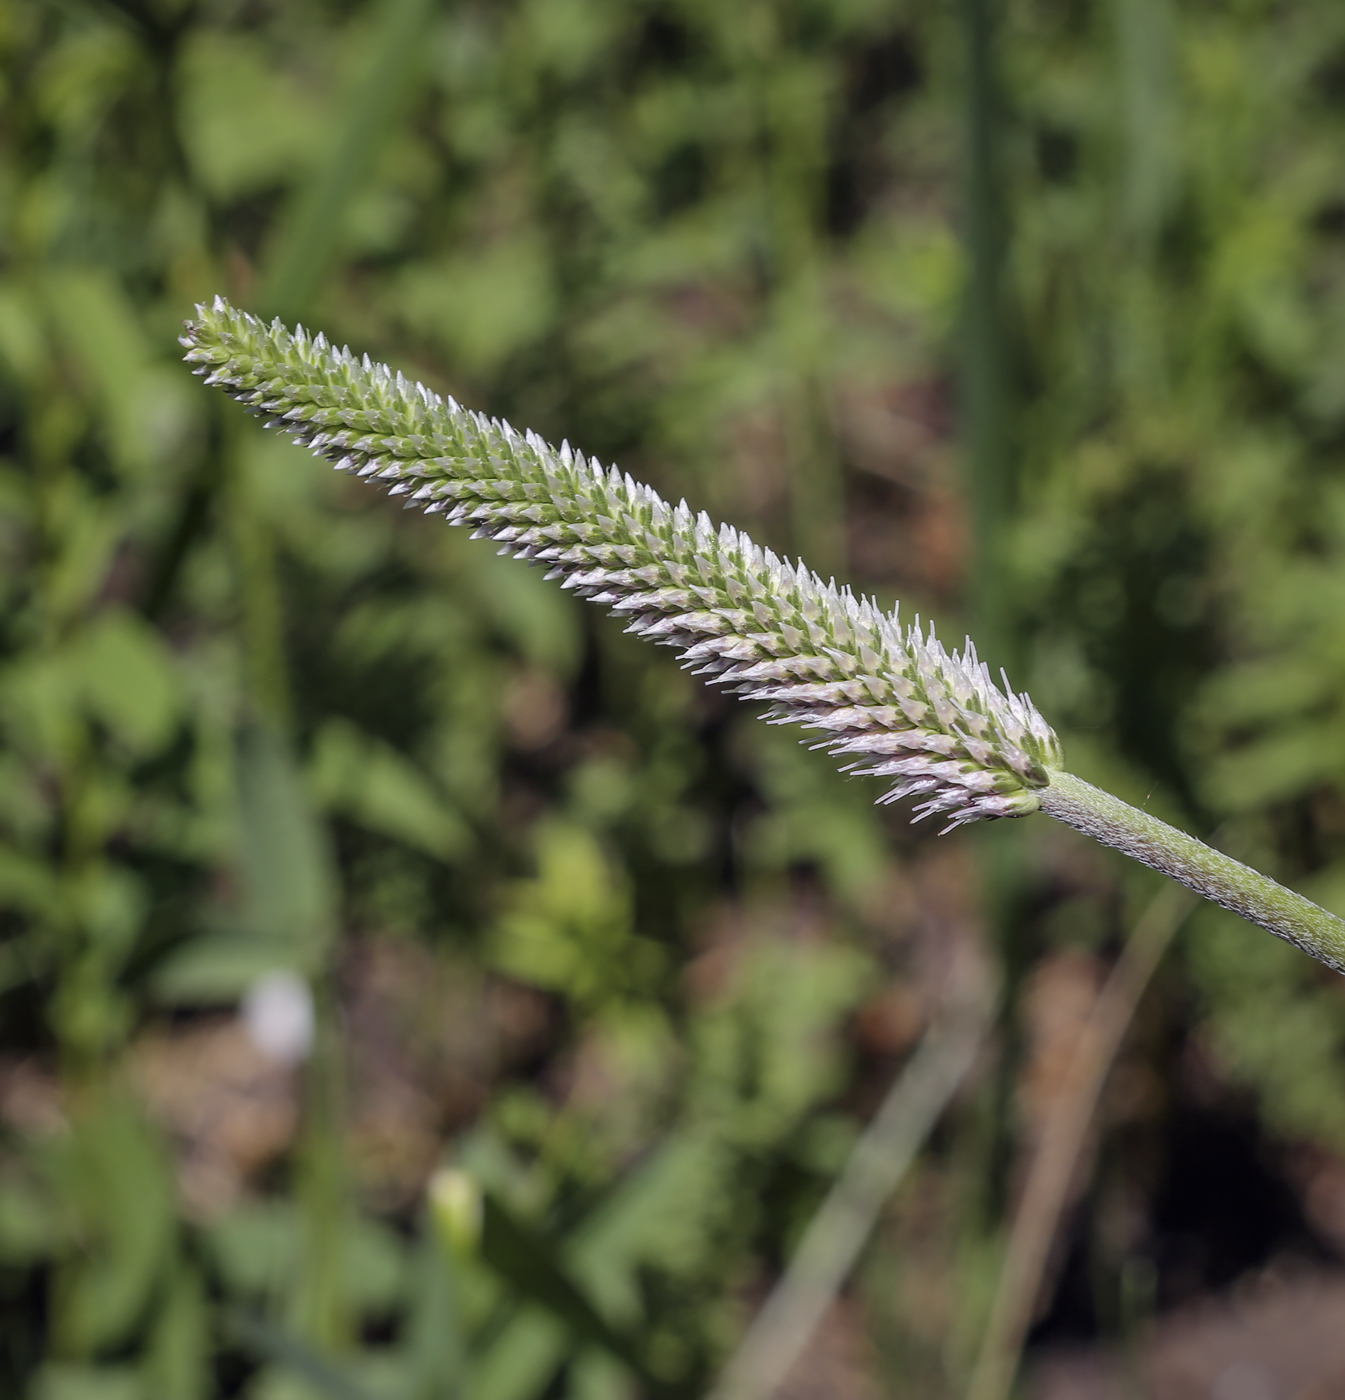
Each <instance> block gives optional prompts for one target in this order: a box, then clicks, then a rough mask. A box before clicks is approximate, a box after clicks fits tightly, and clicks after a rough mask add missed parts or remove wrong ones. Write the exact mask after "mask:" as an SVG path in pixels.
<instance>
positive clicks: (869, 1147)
mask: <svg viewBox="0 0 1345 1400" xmlns="http://www.w3.org/2000/svg"><path fill="white" fill-rule="evenodd" d="M992 1011H993V1007H992V1006H991V1005H990V1004H989V1000H988V998H986V999H969V1000H968V1001H967V1002H966V1003H964V1004H960V1005H954V1006H952V1007H951V1008H949V1010H948V1011H947V1012H946V1013H945V1014H944V1015H943V1016H942V1017H941V1018H940V1019H939V1020H938V1021H936V1022H935V1024H934V1025H933V1026H932V1027H931V1028H930V1030H929V1031H928V1032H927V1033H926V1035H925V1037H924V1039H923V1041H922V1042H921V1044H920V1047H919V1049H918V1050H917V1051H916V1052H915V1054H914V1055H913V1056H912V1058H911V1060H910V1062H909V1063H908V1064H907V1065H906V1067H905V1068H904V1069H903V1070H902V1072H901V1074H900V1076H899V1077H898V1078H897V1080H896V1081H895V1082H894V1083H893V1085H892V1087H891V1089H889V1090H888V1093H887V1097H886V1098H885V1099H884V1100H883V1103H882V1106H881V1107H880V1108H879V1110H878V1112H877V1114H876V1115H875V1117H874V1119H873V1121H872V1122H871V1123H870V1124H869V1126H868V1127H867V1128H866V1129H865V1130H864V1134H863V1136H862V1137H861V1138H860V1139H859V1141H858V1142H857V1143H856V1144H855V1148H854V1151H853V1152H852V1153H851V1156H850V1159H849V1161H847V1162H846V1164H845V1169H844V1171H843V1172H842V1173H841V1175H840V1177H839V1178H838V1180H837V1181H836V1183H835V1185H834V1186H832V1188H831V1191H830V1193H829V1194H828V1195H827V1198H826V1200H824V1201H823V1202H822V1205H821V1207H820V1208H819V1210H818V1212H817V1214H816V1215H815V1216H814V1217H813V1218H812V1220H811V1221H810V1222H809V1225H808V1228H807V1230H806V1231H805V1232H804V1235H803V1239H802V1241H801V1242H800V1244H799V1247H798V1249H797V1250H796V1251H795V1253H794V1257H793V1258H792V1259H791V1260H790V1261H789V1267H788V1269H787V1270H786V1271H785V1274H784V1277H783V1278H782V1279H781V1280H780V1282H779V1284H778V1285H777V1286H776V1288H775V1290H774V1292H772V1293H771V1295H770V1297H769V1298H767V1300H766V1302H765V1304H764V1305H763V1307H762V1309H761V1311H760V1312H759V1313H758V1314H757V1316H756V1317H755V1318H754V1319H753V1321H752V1325H751V1326H750V1327H749V1328H748V1329H747V1332H746V1334H745V1335H744V1337H743V1339H742V1341H741V1342H740V1343H739V1346H738V1349H737V1351H736V1352H734V1354H733V1356H732V1357H731V1358H730V1360H729V1362H728V1364H727V1365H726V1366H725V1368H724V1371H723V1374H722V1375H721V1376H720V1378H719V1381H718V1383H717V1384H716V1385H715V1387H714V1390H713V1391H712V1392H711V1396H710V1400H769V1397H771V1396H773V1395H774V1394H775V1393H776V1392H777V1390H779V1388H780V1386H781V1384H782V1383H783V1382H784V1380H785V1378H786V1376H787V1375H788V1374H789V1372H790V1370H791V1369H792V1368H793V1366H794V1363H795V1362H796V1361H798V1359H799V1357H800V1356H801V1355H802V1354H803V1352H804V1351H805V1349H806V1348H807V1346H808V1343H809V1342H810V1341H811V1340H812V1337H813V1334H814V1332H815V1331H816V1330H817V1327H818V1324H819V1323H820V1322H821V1321H822V1319H823V1318H824V1317H825V1315H826V1312H827V1309H828V1308H829V1307H830V1306H831V1304H832V1301H833V1300H834V1299H835V1297H836V1296H837V1294H838V1293H839V1292H840V1290H841V1288H842V1287H843V1285H844V1283H845V1280H846V1278H847V1276H848V1275H849V1273H850V1271H851V1269H852V1268H853V1267H854V1265H855V1261H856V1260H857V1259H858V1258H859V1255H860V1253H861V1251H862V1250H863V1248H864V1245H865V1243H866V1242H867V1240H868V1238H869V1235H870V1234H871V1233H872V1231H873V1227H874V1225H875V1223H876V1222H877V1219H878V1216H879V1215H880V1213H881V1212H882V1208H883V1205H884V1203H885V1202H886V1201H887V1199H888V1197H889V1196H891V1195H892V1193H893V1192H894V1191H895V1190H896V1188H897V1186H898V1185H899V1184H900V1182H901V1180H902V1178H903V1177H904V1176H905V1174H906V1172H907V1170H908V1169H909V1167H910V1166H911V1164H912V1163H913V1162H914V1161H915V1158H916V1155H917V1154H918V1153H919V1151H920V1149H921V1147H922V1146H923V1145H924V1143H925V1140H926V1138H928V1136H929V1134H930V1133H931V1132H932V1131H933V1129H934V1126H935V1124H936V1123H937V1122H938V1121H939V1118H940V1117H941V1116H942V1114H943V1112H944V1110H945V1109H946V1108H947V1107H948V1104H949V1102H950V1101H951V1100H952V1098H953V1096H954V1095H955V1094H956V1093H957V1091H958V1089H959V1088H960V1087H961V1085H962V1083H963V1081H964V1080H965V1079H966V1077H967V1075H968V1074H969V1073H970V1071H971V1069H972V1067H973V1066H974V1064H975V1063H976V1058H977V1055H978V1053H979V1051H980V1049H981V1047H982V1045H984V1043H985V1038H986V1034H987V1031H988V1029H989V1026H990V1023H991V1020H992Z"/></svg>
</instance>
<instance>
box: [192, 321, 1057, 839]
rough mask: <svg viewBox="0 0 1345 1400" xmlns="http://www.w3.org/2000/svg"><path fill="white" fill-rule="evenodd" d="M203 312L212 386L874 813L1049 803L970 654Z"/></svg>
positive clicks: (1025, 740)
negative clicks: (658, 667)
mask: <svg viewBox="0 0 1345 1400" xmlns="http://www.w3.org/2000/svg"><path fill="white" fill-rule="evenodd" d="M196 310H197V318H196V320H195V321H189V322H187V323H186V330H185V334H184V335H183V337H182V344H183V345H184V346H185V347H186V350H187V355H186V359H187V360H188V361H189V362H190V363H191V364H192V365H193V366H195V372H196V373H197V374H201V375H204V376H205V381H206V383H207V384H217V385H220V386H221V387H222V388H223V389H224V390H225V391H226V392H227V393H229V394H231V395H232V396H233V397H234V398H236V399H238V400H239V401H240V402H242V403H244V404H245V405H247V407H248V408H249V409H250V410H251V411H253V412H254V413H258V414H261V415H264V416H265V417H266V418H267V419H268V426H278V427H281V428H283V429H284V430H285V431H286V432H288V433H289V434H290V435H291V436H292V437H293V438H294V439H295V441H296V442H298V443H300V444H301V445H303V446H306V447H308V448H310V449H312V451H313V452H315V453H317V454H319V455H321V456H324V457H327V458H329V459H331V460H332V461H333V462H334V463H335V464H336V466H337V467H338V468H339V469H341V470H344V471H352V472H355V473H356V474H357V475H359V476H362V477H368V478H372V479H376V480H378V481H379V482H382V483H386V484H387V485H388V487H389V490H390V494H392V495H395V496H406V497H407V498H408V500H407V504H408V505H416V506H419V507H420V508H421V509H423V510H425V511H427V512H430V513H439V514H443V515H444V516H445V517H446V518H447V519H448V520H449V521H450V522H451V523H453V524H465V525H470V526H472V527H473V534H474V535H476V536H486V537H489V538H490V539H493V540H495V541H497V542H498V543H499V544H500V545H501V552H502V553H508V554H512V555H515V556H516V557H518V558H522V559H530V560H534V561H537V562H539V563H543V564H546V565H549V566H550V573H549V574H548V577H552V578H558V579H560V580H561V585H562V587H565V588H573V589H574V590H575V591H576V592H577V593H579V594H581V595H582V596H584V597H587V598H591V599H592V600H593V601H594V602H599V603H605V604H606V605H607V606H608V607H610V608H611V609H612V610H613V611H614V612H617V613H621V614H623V615H624V616H626V617H627V618H628V619H629V628H628V630H629V631H631V632H635V633H637V634H639V635H640V636H644V637H650V638H652V639H654V640H655V641H658V642H661V643H663V644H665V645H668V646H674V647H677V648H679V650H680V651H681V655H682V658H683V660H684V661H685V662H686V663H688V664H689V665H691V666H693V667H694V668H695V669H696V671H697V672H698V673H699V674H702V675H705V676H707V677H708V678H710V679H711V680H713V681H716V682H718V683H721V684H727V685H730V686H732V687H733V688H735V689H736V690H737V691H738V692H739V693H740V694H742V695H743V696H745V697H748V698H750V699H754V700H762V701H766V702H768V703H769V704H770V705H771V707H772V708H771V711H770V713H769V715H768V718H769V719H770V720H771V722H773V723H778V724H783V723H797V724H801V725H803V726H805V727H806V728H810V729H814V730H819V731H821V732H822V734H823V735H824V737H823V739H822V740H821V744H820V745H819V746H820V747H824V748H826V749H828V750H829V751H830V752H831V753H833V754H837V755H840V756H842V757H844V758H845V759H846V760H847V766H848V768H849V769H851V770H852V771H855V772H859V773H865V774H875V775H878V776H880V777H886V778H895V779H896V781H895V783H894V785H893V786H892V787H891V788H890V789H889V790H888V792H887V793H886V794H885V795H884V796H883V798H882V799H880V800H882V801H887V802H890V801H893V800H895V799H897V798H901V797H911V796H915V797H918V798H919V799H920V803H919V805H918V806H917V808H916V815H917V816H918V817H923V816H928V815H930V814H931V813H943V814H946V816H947V817H948V824H947V826H946V827H945V830H947V829H950V828H951V827H954V826H958V825H960V824H962V823H964V822H970V821H975V820H978V819H980V818H986V817H1010V816H1024V815H1026V814H1027V813H1029V812H1034V811H1036V810H1038V808H1039V807H1040V800H1039V797H1038V793H1039V791H1040V790H1041V789H1042V788H1044V787H1045V786H1046V785H1047V782H1048V776H1047V770H1048V769H1051V768H1058V767H1060V766H1061V761H1062V754H1061V749H1060V743H1059V740H1058V739H1057V738H1056V736H1055V733H1054V731H1053V730H1052V729H1051V728H1050V726H1049V725H1048V724H1047V723H1046V721H1045V720H1044V719H1042V717H1041V716H1040V715H1039V714H1038V713H1037V711H1036V709H1035V708H1034V707H1033V706H1032V704H1031V702H1030V701H1029V700H1028V699H1027V698H1026V697H1025V696H1022V695H1015V694H1014V693H1013V692H1012V690H1010V689H1009V688H1008V685H1007V681H1006V684H1005V687H1004V689H1003V690H1001V689H1000V688H999V687H997V686H996V685H995V684H994V682H993V681H992V680H991V678H990V675H989V672H988V671H987V669H986V667H985V666H984V664H982V663H981V662H980V661H978V659H977V657H976V651H975V648H974V647H973V646H972V645H971V643H970V641H968V642H967V645H966V648H965V650H964V651H963V652H962V653H958V652H956V651H954V652H953V653H951V654H950V653H948V652H947V651H945V650H944V648H943V647H942V645H941V644H940V643H939V642H938V641H937V639H936V638H935V636H934V629H933V628H932V627H931V628H929V629H928V630H927V631H926V630H925V629H924V628H922V627H921V625H920V623H919V621H918V620H917V622H916V624H915V625H914V626H913V627H902V626H901V624H900V623H899V621H898V617H897V613H896V612H895V611H894V612H892V613H890V614H888V613H884V612H882V611H881V610H880V609H879V608H877V607H876V606H875V605H874V604H873V603H872V602H871V601H870V600H869V599H867V598H857V597H855V596H854V595H853V594H852V593H851V591H850V590H849V589H848V588H837V586H836V584H835V582H834V581H833V582H831V583H824V582H823V581H822V580H821V579H820V578H819V577H818V576H817V575H816V574H814V573H812V572H811V571H810V570H808V569H806V568H804V567H803V565H802V564H797V565H794V564H790V563H789V562H788V561H787V560H783V559H780V558H778V557H777V556H776V555H774V554H772V553H771V552H770V551H769V550H763V549H760V548H759V547H758V546H757V545H755V544H753V543H752V541H751V540H750V539H748V538H747V536H746V535H744V534H742V533H740V532H739V531H737V530H735V529H733V528H732V527H731V526H728V525H722V526H720V527H719V529H718V530H716V529H715V527H714V525H713V524H712V523H711V521H710V519H709V517H708V516H706V515H705V514H704V513H703V512H702V513H701V514H699V515H693V513H692V512H691V510H690V509H689V508H688V507H687V505H686V503H685V502H682V503H680V504H679V505H677V506H670V505H669V504H668V503H667V502H666V501H664V500H663V499H661V498H660V497H659V496H658V495H657V493H655V492H654V491H652V490H651V489H650V488H649V487H647V486H643V485H641V484H640V483H638V482H636V481H633V480H632V479H631V478H630V477H629V476H623V475H622V474H621V473H620V472H618V471H617V470H616V468H614V467H602V466H599V464H598V463H597V462H594V461H589V460H586V459H585V458H584V456H583V454H582V453H579V452H575V451H572V449H571V448H570V446H569V444H568V443H565V444H562V446H561V447H560V449H559V450H556V449H555V448H552V447H550V446H548V445H547V444H546V443H544V442H543V441H542V440H541V439H540V438H538V437H537V436H536V435H535V434H534V433H531V432H528V433H525V434H522V435H520V434H519V433H517V432H516V431H515V430H514V429H513V428H511V427H510V426H509V424H508V423H504V422H501V421H499V420H497V419H488V418H486V417H484V416H483V415H481V414H478V413H473V412H470V411H469V410H467V409H464V408H462V407H460V406H459V405H458V404H457V403H456V402H454V401H453V400H452V399H448V400H444V399H441V398H440V397H439V396H438V395H437V394H434V393H432V392H430V390H428V389H426V388H425V386H424V385H422V384H416V383H412V382H410V381H409V380H407V379H405V378H404V377H403V376H402V375H401V374H400V373H397V374H395V375H394V374H393V372H392V371H391V370H390V369H389V368H388V367H387V366H386V365H378V364H373V363H371V361H370V359H369V357H368V356H367V355H366V356H364V358H363V359H362V360H357V359H356V358H355V357H354V356H353V355H352V354H351V353H350V351H349V350H346V349H341V350H337V349H335V348H334V347H332V346H330V345H329V344H328V343H327V341H326V339H325V338H324V337H323V336H322V335H317V336H310V335H308V334H307V333H306V332H305V331H304V330H303V329H302V328H300V329H299V330H297V331H295V332H293V333H291V332H290V331H288V330H287V329H286V328H285V327H284V326H282V325H281V324H280V322H279V321H276V322H273V323H272V324H271V325H270V326H266V325H265V324H263V323H262V322H261V321H259V320H258V319H257V318H256V317H253V316H249V315H247V314H246V313H245V312H241V311H238V310H236V309H235V308H233V307H231V306H230V305H229V304H228V303H226V302H225V301H223V300H222V299H221V298H216V300H215V303H214V305H213V306H209V307H206V306H198V307H197V309H196Z"/></svg>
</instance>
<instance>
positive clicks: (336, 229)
mask: <svg viewBox="0 0 1345 1400" xmlns="http://www.w3.org/2000/svg"><path fill="white" fill-rule="evenodd" d="M430 9H431V3H430V0H385V3H384V8H383V13H382V14H381V15H380V16H379V19H378V24H377V28H376V31H375V34H374V36H373V39H372V42H371V47H372V49H373V58H372V61H371V62H370V65H369V68H368V70H367V71H366V73H365V76H364V80H363V81H362V82H361V83H360V84H359V85H358V87H357V88H356V89H355V91H354V92H353V93H352V94H351V97H350V100H349V103H348V104H347V106H346V109H345V113H344V118H343V120H342V123H341V125H340V126H339V127H338V128H337V131H336V133H335V138H334V140H333V141H332V145H331V149H330V151H329V153H328V156H327V159H326V160H325V161H324V162H322V163H320V164H319V165H318V166H317V168H316V169H315V170H314V171H313V173H312V175H311V176H310V177H309V179H308V180H307V181H306V182H305V183H304V184H303V185H301V186H300V187H299V189H298V190H297V191H296V193H295V195H294V198H293V201H292V203H291V204H290V206H289V208H288V209H287V210H286V212H285V215H284V217H283V218H282V220H281V223H280V228H279V231H278V232H277V234H276V236H275V239H274V241H273V243H272V244H271V247H270V250H269V256H268V257H267V259H266V267H265V270H264V273H263V277H262V286H261V296H260V298H259V300H260V304H261V307H262V309H263V311H264V312H265V313H266V314H267V315H268V316H271V315H275V316H282V317H286V318H294V317H296V316H298V315H300V314H301V313H303V312H304V311H305V310H306V309H307V306H308V302H309V299H310V298H311V297H312V295H313V293H314V291H315V290H316V288H317V286H318V284H319V282H320V281H321V280H322V276H323V274H324V273H325V272H326V270H327V268H328V267H329V266H330V265H331V262H332V258H333V256H334V255H335V253H336V251H337V247H338V243H339V240H340V237H341V231H342V228H343V226H344V220H345V214H346V211H347V209H348V208H349V206H350V202H351V200H352V199H353V198H354V197H355V195H356V194H357V192H358V191H359V188H360V185H361V184H362V183H363V181H364V180H365V179H367V178H368V175H369V172H370V170H371V169H372V168H373V165H374V162H375V160H376V159H377V157H378V152H379V149H380V148H381V146H382V144H383V142H384V140H385V139H386V137H387V135H388V133H389V132H390V131H391V129H392V126H393V123H394V121H395V120H396V118H397V116H398V113H399V110H400V109H401V108H402V107H403V106H404V104H405V103H407V102H408V101H409V100H410V98H411V96H412V94H413V92H414V90H415V77H416V72H417V66H418V65H420V68H421V71H423V66H424V65H423V56H424V43H423V35H424V30H425V23H426V20H427V19H428V17H429V14H430Z"/></svg>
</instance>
